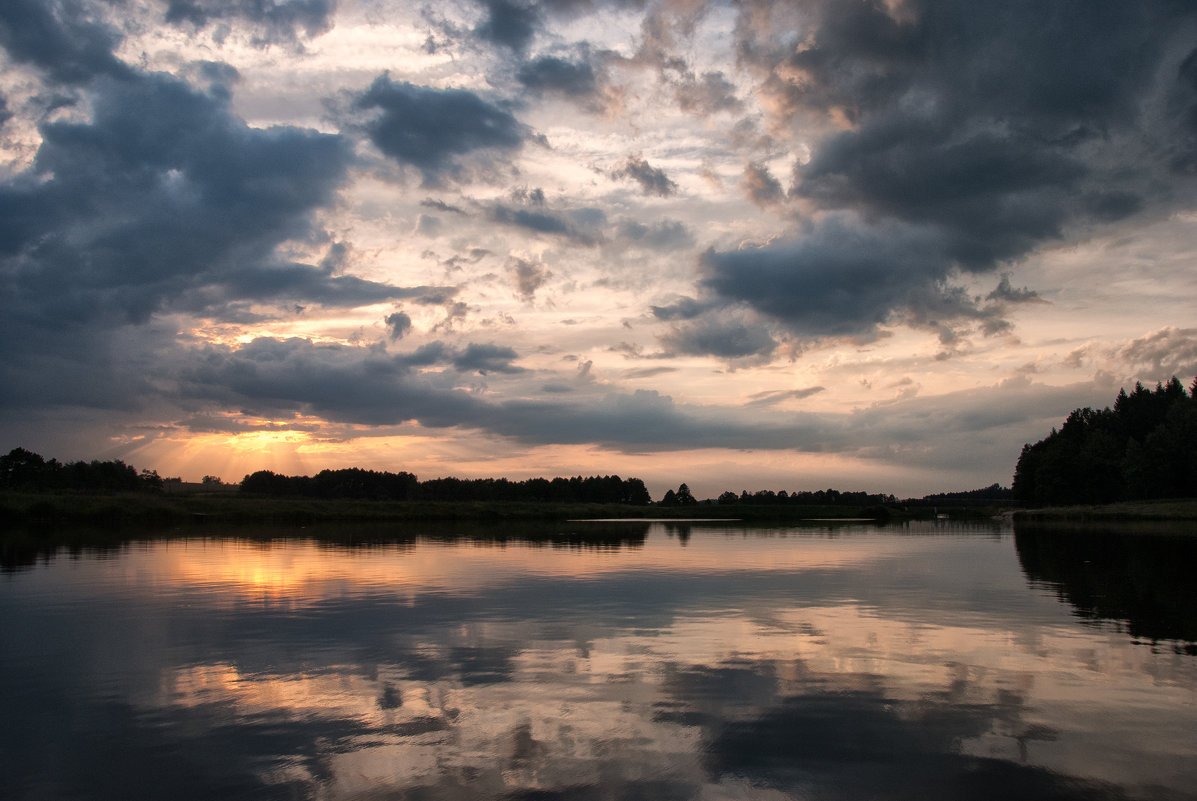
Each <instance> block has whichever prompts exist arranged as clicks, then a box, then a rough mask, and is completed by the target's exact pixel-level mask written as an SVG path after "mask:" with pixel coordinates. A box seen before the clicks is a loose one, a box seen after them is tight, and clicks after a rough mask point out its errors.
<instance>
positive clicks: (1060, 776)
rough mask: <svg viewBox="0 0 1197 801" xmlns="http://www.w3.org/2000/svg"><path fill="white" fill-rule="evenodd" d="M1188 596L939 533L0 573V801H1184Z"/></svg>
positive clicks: (288, 540) (300, 540) (373, 550)
mask: <svg viewBox="0 0 1197 801" xmlns="http://www.w3.org/2000/svg"><path fill="white" fill-rule="evenodd" d="M201 534H202V535H203V536H199V535H201ZM282 534H286V535H287V536H281V535H282ZM1195 566H1197V537H1194V536H1191V535H1190V536H1187V537H1175V536H1165V535H1156V534H1147V533H1142V532H1139V533H1134V534H1124V533H1121V532H1119V531H1117V530H1110V529H1106V530H1080V531H1054V530H1051V529H1019V530H1018V531H1017V532H1016V531H1015V530H1014V529H1013V528H1012V527H1011V525H1010V524H1009V523H1003V524H999V523H992V524H984V525H977V526H967V525H960V524H954V523H949V522H945V521H940V522H935V523H922V524H909V525H903V526H890V527H884V528H879V527H876V526H873V525H869V524H824V525H816V526H811V527H803V528H797V527H790V528H761V527H756V526H752V527H746V526H739V525H737V524H728V523H722V524H697V523H696V524H666V523H648V522H642V523H619V524H611V523H594V522H575V523H568V524H558V525H554V526H547V527H545V526H542V527H538V528H535V529H524V528H517V527H511V526H503V525H487V526H481V525H479V526H473V527H470V526H463V527H457V528H455V529H452V530H450V529H446V528H444V527H436V526H429V527H427V528H424V529H420V530H418V531H410V530H381V529H370V530H364V529H354V528H341V529H325V530H313V531H310V532H307V531H290V532H270V531H227V532H226V531H219V532H209V531H206V530H204V529H203V528H202V527H198V528H196V529H193V530H189V531H187V532H184V533H182V534H180V533H174V534H171V535H170V536H146V537H142V538H139V539H134V540H131V541H127V542H121V543H116V544H109V545H107V546H104V547H99V546H90V545H85V544H83V545H76V546H75V547H71V548H67V547H58V548H52V547H43V548H34V549H32V550H29V549H25V550H17V551H12V550H9V551H6V552H5V559H4V562H3V567H4V572H3V573H2V574H0V709H2V710H3V714H4V724H3V726H2V727H0V771H2V773H0V777H2V778H0V781H2V783H3V785H4V790H3V793H2V794H3V797H4V798H6V799H10V801H18V800H22V801H23V800H24V799H130V798H132V799H171V800H172V801H180V800H182V799H231V798H254V799H261V798H266V799H270V798H278V799H329V800H330V801H332V800H333V799H337V800H340V799H384V798H385V799H417V798H418V799H527V800H529V801H530V800H531V799H558V798H560V799H567V798H568V799H638V798H644V799H702V800H703V801H713V800H714V799H767V800H769V801H774V800H780V799H836V800H838V799H970V801H971V800H972V799H989V798H993V799H998V798H1001V799H1007V798H1017V799H1038V798H1044V799H1047V798H1050V799H1124V798H1132V799H1140V798H1141V799H1195V798H1197V643H1195V641H1197V601H1195V598H1197V592H1195V591H1194V589H1193V584H1192V582H1191V580H1190V577H1191V573H1192V571H1193V569H1194V567H1195Z"/></svg>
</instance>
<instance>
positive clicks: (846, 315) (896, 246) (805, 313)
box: [704, 217, 950, 337]
mask: <svg viewBox="0 0 1197 801" xmlns="http://www.w3.org/2000/svg"><path fill="white" fill-rule="evenodd" d="M704 266H705V268H706V270H707V276H706V278H705V279H704V284H705V285H706V286H707V287H708V288H710V289H711V290H713V291H714V292H715V293H716V294H717V295H718V296H720V297H723V298H729V299H733V300H736V301H742V302H745V303H747V304H749V305H750V306H752V307H753V308H756V309H758V310H759V311H762V312H764V313H765V314H768V315H770V316H771V317H774V318H776V319H778V320H780V321H782V322H784V323H785V324H786V325H787V326H788V327H789V328H791V329H792V330H793V331H795V332H796V333H798V334H800V335H804V336H809V337H819V336H861V335H869V336H871V335H872V334H873V333H874V332H875V330H876V327H877V326H878V325H881V324H883V323H885V322H887V321H890V320H891V317H892V315H894V314H895V313H896V312H897V310H899V309H906V308H908V307H909V306H910V305H911V304H916V303H917V304H923V303H926V302H928V301H931V300H934V298H935V297H937V290H938V289H939V287H940V286H941V283H942V282H943V281H944V280H945V278H946V276H947V274H948V271H949V267H950V260H949V259H948V258H947V256H946V255H945V254H944V253H943V251H942V243H941V242H940V241H939V239H938V238H937V237H936V235H935V232H932V231H926V230H923V229H916V228H912V227H910V226H901V225H895V224H891V225H889V226H887V227H884V228H883V227H880V226H876V225H868V224H863V223H860V222H859V221H858V220H856V219H855V218H843V217H833V218H830V219H829V220H827V221H825V222H823V223H821V224H818V225H815V226H812V227H811V229H810V230H809V231H808V232H807V233H806V235H805V236H803V237H801V238H796V239H793V240H791V241H786V242H776V243H772V244H769V245H765V246H763V247H759V248H752V249H744V250H735V251H729V252H725V253H720V252H715V251H710V252H708V253H707V254H706V256H705V257H704ZM928 294H929V296H930V297H928V296H927V295H928Z"/></svg>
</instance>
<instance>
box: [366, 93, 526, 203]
mask: <svg viewBox="0 0 1197 801" xmlns="http://www.w3.org/2000/svg"><path fill="white" fill-rule="evenodd" d="M354 106H355V107H356V108H357V109H358V110H359V111H365V112H373V113H375V116H374V117H373V119H371V120H370V121H368V122H367V123H366V124H365V129H366V132H367V134H368V135H369V137H370V140H371V141H372V142H373V143H374V144H375V145H376V146H377V147H378V149H379V150H381V151H382V152H383V153H385V154H386V155H388V156H390V157H391V158H393V159H395V160H396V161H398V162H400V163H401V164H406V165H409V166H412V167H414V168H416V169H417V170H419V171H420V173H421V175H422V176H423V178H424V184H425V185H426V186H437V185H440V184H442V183H444V182H445V181H446V180H448V179H456V178H459V177H462V176H463V175H465V174H466V167H465V159H466V157H468V156H471V155H475V154H477V155H483V156H485V155H488V154H493V153H508V154H510V153H512V152H514V151H517V150H519V149H520V148H521V147H523V144H524V142H525V141H527V140H528V139H529V138H530V137H531V133H530V131H529V130H528V128H527V127H526V126H525V125H523V124H522V123H521V122H519V120H517V119H516V118H515V117H514V116H512V115H511V113H510V112H508V111H505V110H504V109H502V108H500V107H498V106H496V105H493V104H492V103H489V102H487V101H486V100H483V99H482V98H481V97H479V96H478V95H476V94H474V93H473V92H468V91H466V90H464V89H430V88H427V87H422V86H415V85H413V84H410V83H405V82H401V81H392V80H391V78H390V76H389V75H380V76H379V77H378V78H376V79H375V81H374V83H372V84H371V85H370V88H369V89H367V90H366V91H365V92H363V93H362V94H360V95H358V96H357V97H356V98H355V100H354Z"/></svg>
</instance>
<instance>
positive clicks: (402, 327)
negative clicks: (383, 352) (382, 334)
mask: <svg viewBox="0 0 1197 801" xmlns="http://www.w3.org/2000/svg"><path fill="white" fill-rule="evenodd" d="M383 322H384V323H386V325H387V333H388V334H389V335H390V337H391V341H392V342H394V341H395V340H397V339H403V337H404V335H405V334H407V332H408V331H410V330H411V317H409V316H408V315H407V314H405V313H404V312H402V311H397V312H393V313H391V314H388V315H387V316H386V317H385V318H384V319H383Z"/></svg>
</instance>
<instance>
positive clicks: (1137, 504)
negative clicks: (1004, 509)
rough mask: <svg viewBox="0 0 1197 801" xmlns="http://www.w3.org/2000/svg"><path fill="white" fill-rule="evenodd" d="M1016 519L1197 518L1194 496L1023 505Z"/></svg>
mask: <svg viewBox="0 0 1197 801" xmlns="http://www.w3.org/2000/svg"><path fill="white" fill-rule="evenodd" d="M1014 519H1015V520H1016V521H1019V522H1024V521H1025V522H1030V521H1035V522H1044V523H1051V522H1073V523H1086V522H1103V521H1104V522H1120V521H1121V522H1131V521H1156V520H1158V521H1179V522H1183V521H1193V522H1197V499H1176V500H1161V501H1133V502H1126V503H1112V504H1106V505H1103V506H1054V507H1049V508H1045V509H1023V510H1020V511H1017V512H1015V513H1014Z"/></svg>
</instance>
